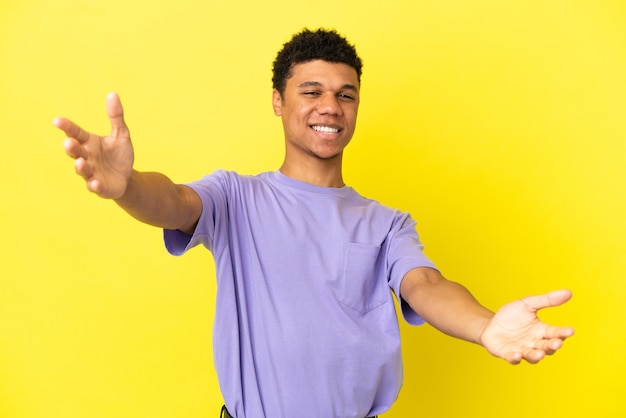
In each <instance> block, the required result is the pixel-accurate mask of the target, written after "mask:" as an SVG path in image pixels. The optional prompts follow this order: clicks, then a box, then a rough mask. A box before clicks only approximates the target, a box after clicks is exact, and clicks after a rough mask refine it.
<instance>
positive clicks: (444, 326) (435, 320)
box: [400, 268, 574, 364]
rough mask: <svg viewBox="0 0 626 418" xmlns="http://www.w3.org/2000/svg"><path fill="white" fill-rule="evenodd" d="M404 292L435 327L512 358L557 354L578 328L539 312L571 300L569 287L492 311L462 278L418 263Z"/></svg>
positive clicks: (515, 360)
mask: <svg viewBox="0 0 626 418" xmlns="http://www.w3.org/2000/svg"><path fill="white" fill-rule="evenodd" d="M400 293H401V295H402V298H403V299H404V300H405V301H406V302H408V303H409V305H410V306H411V308H412V309H413V310H415V312H417V313H418V314H419V315H420V316H421V317H422V318H424V320H426V321H427V322H428V323H430V324H431V325H433V326H434V327H435V328H437V329H439V330H440V331H442V332H444V333H446V334H448V335H451V336H453V337H456V338H460V339H463V340H466V341H471V342H475V343H477V344H480V345H482V346H483V347H485V349H486V350H487V351H488V352H489V353H491V354H493V355H494V356H496V357H501V358H503V359H504V360H506V361H508V362H509V363H511V364H518V363H520V362H521V361H522V360H526V361H527V362H529V363H537V362H539V361H540V360H541V359H543V358H544V357H545V356H546V355H551V354H554V353H555V352H556V351H557V350H558V349H559V348H561V346H562V344H563V341H564V340H565V339H566V338H568V337H570V336H572V335H573V334H574V330H573V329H572V328H570V327H555V326H551V325H548V324H545V323H543V322H541V321H540V320H539V318H538V317H537V312H538V311H539V310H540V309H543V308H548V307H553V306H558V305H561V304H563V303H565V302H567V301H568V300H569V299H570V298H571V292H570V291H568V290H562V291H555V292H551V293H548V294H546V295H542V296H531V297H527V298H524V299H521V300H518V301H515V302H512V303H509V304H507V305H504V306H503V307H502V308H501V309H500V310H498V311H497V312H496V313H493V312H491V311H490V310H488V309H487V308H485V307H483V306H482V305H481V304H479V303H478V301H477V300H476V299H475V298H474V297H473V296H472V295H471V293H470V292H469V291H468V290H467V289H466V288H465V287H463V286H461V285H460V284H458V283H455V282H452V281H449V280H447V279H445V278H444V277H443V276H442V275H441V274H440V273H439V272H438V271H436V270H433V269H429V268H417V269H413V270H411V271H410V272H409V273H407V275H406V276H405V277H404V279H403V281H402V285H401V288H400Z"/></svg>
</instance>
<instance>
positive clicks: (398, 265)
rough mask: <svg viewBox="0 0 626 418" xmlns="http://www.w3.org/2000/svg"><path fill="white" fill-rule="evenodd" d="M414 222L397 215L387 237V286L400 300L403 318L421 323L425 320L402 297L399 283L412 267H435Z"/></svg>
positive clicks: (408, 216)
mask: <svg viewBox="0 0 626 418" xmlns="http://www.w3.org/2000/svg"><path fill="white" fill-rule="evenodd" d="M415 226H416V223H415V221H414V220H413V219H412V218H411V216H410V215H409V214H406V213H403V214H401V215H399V216H398V217H397V218H396V220H395V222H394V226H393V228H392V231H391V233H390V234H389V237H388V249H387V262H388V268H389V286H390V287H391V289H392V290H393V292H394V293H395V294H396V297H397V298H398V300H399V301H400V308H401V311H402V316H403V317H404V320H405V321H407V322H408V323H409V324H412V325H421V324H423V323H424V322H425V321H424V320H423V319H422V318H421V317H420V316H419V315H418V314H417V313H416V312H415V311H414V310H413V309H412V308H411V307H410V306H409V304H408V303H407V302H406V301H405V300H404V299H402V296H401V295H400V285H401V283H402V279H404V276H405V275H406V274H407V273H408V272H409V271H411V270H412V269H414V268H418V267H429V268H433V269H437V266H436V265H435V263H433V262H432V261H431V260H430V259H429V258H428V257H427V256H426V254H424V245H423V244H422V243H421V241H420V239H419V235H418V233H417V230H416V229H415Z"/></svg>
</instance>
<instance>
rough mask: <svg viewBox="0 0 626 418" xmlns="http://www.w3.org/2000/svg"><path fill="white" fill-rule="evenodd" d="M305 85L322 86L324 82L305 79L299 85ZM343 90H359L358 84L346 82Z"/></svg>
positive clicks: (303, 86)
mask: <svg viewBox="0 0 626 418" xmlns="http://www.w3.org/2000/svg"><path fill="white" fill-rule="evenodd" d="M305 87H322V83H320V82H319V81H305V82H303V83H301V84H300V85H299V86H298V88H305ZM341 90H352V91H354V92H358V91H359V89H357V88H356V86H353V85H352V84H344V85H343V86H341Z"/></svg>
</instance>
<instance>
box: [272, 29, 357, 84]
mask: <svg viewBox="0 0 626 418" xmlns="http://www.w3.org/2000/svg"><path fill="white" fill-rule="evenodd" d="M317 59H320V60H324V61H328V62H333V63H342V64H347V65H349V66H351V67H352V68H354V69H355V70H356V74H357V78H358V80H359V83H360V82H361V72H362V68H363V63H362V62H361V58H359V56H358V54H357V53H356V49H355V47H354V45H351V44H350V43H349V42H348V41H347V40H346V38H344V37H343V36H341V35H339V34H338V33H337V32H336V31H335V30H327V29H317V30H316V31H311V30H309V29H304V30H303V31H302V32H299V33H296V34H295V35H293V37H292V38H291V40H290V41H289V42H287V43H286V44H284V45H283V48H282V49H281V50H280V51H279V52H278V54H277V55H276V60H275V61H274V65H273V69H272V72H273V75H272V85H273V87H274V88H275V89H276V90H278V92H279V93H280V95H281V96H282V95H283V93H284V92H285V87H286V85H287V80H288V79H289V78H290V77H291V76H292V75H293V72H292V70H293V67H294V65H296V64H301V63H303V62H308V61H313V60H317Z"/></svg>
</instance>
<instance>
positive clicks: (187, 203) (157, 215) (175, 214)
mask: <svg viewBox="0 0 626 418" xmlns="http://www.w3.org/2000/svg"><path fill="white" fill-rule="evenodd" d="M115 202H116V203H117V204H118V205H119V206H120V207H121V208H122V209H124V210H125V211H126V212H128V213H129V214H130V215H131V216H133V217H134V218H135V219H137V220H139V221H141V222H144V223H146V224H149V225H153V226H157V227H160V228H165V229H180V230H183V231H185V232H191V231H193V229H194V227H195V224H196V222H197V220H198V218H199V217H200V212H201V210H202V208H201V203H200V199H199V197H198V196H197V194H196V193H195V192H194V191H192V190H191V189H190V188H188V187H186V186H182V185H178V184H175V183H174V182H172V181H171V180H170V179H169V178H168V177H166V176H165V175H163V174H160V173H154V172H139V171H135V170H133V172H132V174H131V177H130V179H129V181H128V185H127V188H126V191H125V193H124V195H123V196H122V197H120V198H119V199H115Z"/></svg>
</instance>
